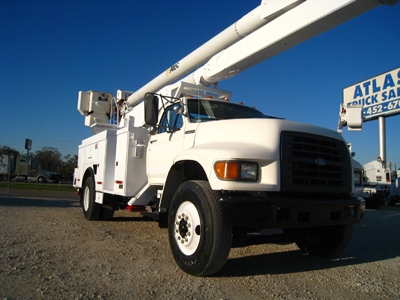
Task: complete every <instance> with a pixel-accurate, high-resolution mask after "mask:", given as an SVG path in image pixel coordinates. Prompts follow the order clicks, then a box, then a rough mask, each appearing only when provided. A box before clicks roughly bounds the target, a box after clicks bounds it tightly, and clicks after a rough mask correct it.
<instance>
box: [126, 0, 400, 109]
mask: <svg viewBox="0 0 400 300" xmlns="http://www.w3.org/2000/svg"><path fill="white" fill-rule="evenodd" d="M397 2H398V0H381V1H378V0H334V1H333V0H306V1H304V0H298V1H296V0H279V1H276V0H263V1H262V3H261V5H260V6H259V7H257V8H256V9H254V10H253V11H251V12H250V13H248V14H247V15H246V16H244V17H243V18H242V19H240V20H239V21H238V22H236V23H235V24H233V25H231V26H230V27H228V28H227V29H225V30H224V31H223V32H221V33H220V34H219V35H217V36H215V37H214V38H213V39H211V40H210V41H208V42H207V43H205V44H204V45H202V46H201V47H200V48H198V49H196V50H195V51H193V52H192V53H190V54H189V55H188V56H186V57H185V58H183V59H182V60H181V61H179V62H177V63H176V64H175V65H173V66H172V67H170V68H169V69H167V70H166V71H165V72H164V73H162V74H160V75H159V76H158V77H156V78H155V79H153V80H152V81H150V82H149V83H148V84H146V85H145V86H143V87H142V88H141V89H139V90H138V91H137V92H135V93H133V94H132V95H131V96H130V97H129V98H128V100H127V102H128V104H129V105H131V106H135V105H137V104H139V103H140V102H141V101H142V100H143V99H144V96H145V94H146V93H149V92H150V93H155V92H157V91H159V90H160V89H161V88H163V87H164V86H166V85H168V84H171V83H173V82H174V81H176V80H178V79H179V78H181V77H182V76H185V75H186V74H188V73H189V72H191V71H193V70H195V69H196V68H197V67H198V66H199V65H202V64H204V63H206V61H207V60H209V59H210V58H211V57H212V58H211V59H210V60H209V61H208V63H206V64H205V65H204V66H203V67H202V68H200V69H198V70H197V71H195V72H194V73H192V74H190V75H188V76H187V77H185V78H184V79H183V80H182V81H184V82H188V83H193V84H202V85H205V86H210V85H212V84H216V83H218V82H219V81H221V80H223V79H228V78H231V77H233V76H235V75H237V74H239V73H240V72H242V71H244V70H246V69H248V68H250V67H252V66H254V65H256V64H258V63H260V62H263V61H264V60H266V59H268V58H271V57H272V56H274V55H277V54H279V53H281V52H283V51H285V50H287V49H290V48H291V47H294V46H296V45H298V44H300V43H302V42H304V41H306V40H308V39H310V38H312V37H314V36H316V35H318V34H320V33H322V32H324V31H327V30H329V29H331V28H333V27H335V26H337V25H339V24H341V23H344V22H346V21H348V20H350V19H352V18H354V17H356V16H358V15H360V14H362V13H364V12H367V11H368V10H370V9H373V8H375V7H377V6H379V5H380V4H384V3H386V4H389V5H394V4H396V3H397ZM238 28H240V29H241V30H242V32H238ZM250 33H251V34H250ZM244 36H245V37H244Z"/></svg>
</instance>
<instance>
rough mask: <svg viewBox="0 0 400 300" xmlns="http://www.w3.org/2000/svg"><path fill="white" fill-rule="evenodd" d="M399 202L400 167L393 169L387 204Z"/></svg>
mask: <svg viewBox="0 0 400 300" xmlns="http://www.w3.org/2000/svg"><path fill="white" fill-rule="evenodd" d="M396 203H400V169H398V170H396V171H395V174H394V175H393V178H392V185H391V186H390V198H389V205H395V204H396Z"/></svg>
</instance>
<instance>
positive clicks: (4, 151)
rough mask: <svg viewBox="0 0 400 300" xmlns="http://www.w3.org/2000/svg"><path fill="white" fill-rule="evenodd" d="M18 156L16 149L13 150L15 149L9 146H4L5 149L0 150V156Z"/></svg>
mask: <svg viewBox="0 0 400 300" xmlns="http://www.w3.org/2000/svg"><path fill="white" fill-rule="evenodd" d="M3 154H4V155H10V154H11V155H17V154H18V151H17V150H15V149H13V148H10V147H8V146H3V147H1V148H0V155H3Z"/></svg>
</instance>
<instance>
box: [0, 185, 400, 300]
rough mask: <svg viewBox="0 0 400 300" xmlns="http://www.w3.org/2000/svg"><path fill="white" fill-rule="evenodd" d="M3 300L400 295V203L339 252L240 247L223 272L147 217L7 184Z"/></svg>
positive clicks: (0, 252)
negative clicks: (97, 210) (202, 269)
mask: <svg viewBox="0 0 400 300" xmlns="http://www.w3.org/2000/svg"><path fill="white" fill-rule="evenodd" d="M0 228H1V230H0V297H2V299H4V298H5V299H138V298H140V299H154V298H157V299H400V238H399V232H400V207H399V206H397V207H383V208H381V209H380V210H368V211H367V212H366V215H365V217H364V219H363V221H362V222H361V223H359V224H357V225H355V227H354V235H353V239H352V241H351V242H350V245H349V246H348V247H347V248H346V250H345V251H344V252H343V253H342V254H341V255H340V256H338V257H337V258H335V259H322V258H318V257H313V256H308V255H304V254H302V253H301V252H300V251H299V250H298V248H297V247H296V246H295V245H294V244H283V245H279V244H268V245H258V246H249V247H244V248H234V249H232V250H231V253H230V256H229V260H228V262H227V264H226V265H225V267H224V268H223V269H222V271H221V272H220V273H218V274H216V275H215V276H212V277H207V278H197V277H192V276H189V275H187V274H185V273H183V272H182V271H181V270H180V269H178V268H177V267H176V265H175V262H174V261H173V258H172V255H171V253H170V249H169V245H168V237H167V230H166V229H160V228H158V225H157V223H155V222H152V221H148V220H146V219H144V218H142V217H141V216H140V215H139V214H132V213H129V212H125V211H119V212H116V214H115V217H114V219H113V220H112V221H108V222H100V221H98V222H93V221H92V222H89V221H86V220H85V219H84V217H83V213H82V208H81V207H80V206H79V202H78V198H77V196H76V195H75V194H74V193H71V192H67V193H66V192H41V191H34V192H31V191H28V192H27V191H11V193H9V194H6V193H4V192H3V191H0Z"/></svg>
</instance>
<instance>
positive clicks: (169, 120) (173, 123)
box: [158, 105, 183, 133]
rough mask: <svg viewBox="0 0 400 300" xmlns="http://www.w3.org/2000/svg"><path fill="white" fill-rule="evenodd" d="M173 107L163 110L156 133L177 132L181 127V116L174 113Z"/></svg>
mask: <svg viewBox="0 0 400 300" xmlns="http://www.w3.org/2000/svg"><path fill="white" fill-rule="evenodd" d="M173 106H174V105H171V106H169V107H168V108H167V109H166V110H165V112H164V115H163V117H162V119H161V122H160V125H159V129H158V133H163V132H172V131H177V130H179V129H180V128H181V127H182V126H183V119H182V115H179V114H177V113H175V111H174V109H173Z"/></svg>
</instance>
